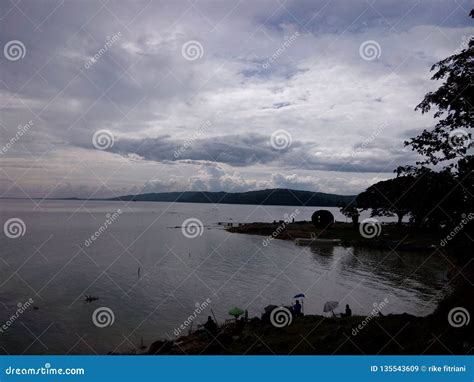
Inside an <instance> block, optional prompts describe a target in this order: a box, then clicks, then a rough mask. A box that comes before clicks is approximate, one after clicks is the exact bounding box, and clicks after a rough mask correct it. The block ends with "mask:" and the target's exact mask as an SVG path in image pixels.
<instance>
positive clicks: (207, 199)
mask: <svg viewBox="0 0 474 382" xmlns="http://www.w3.org/2000/svg"><path fill="white" fill-rule="evenodd" d="M354 198H355V196H353V195H337V194H325V193H322V192H311V191H299V190H290V189H282V188H276V189H268V190H259V191H248V192H223V191H220V192H207V191H185V192H160V193H149V194H139V195H125V196H119V197H117V198H111V199H107V200H124V201H140V202H180V203H216V204H217V203H222V204H263V205H282V206H326V207H331V206H332V207H337V206H340V205H345V204H347V203H349V202H350V201H352V200H353V199H354Z"/></svg>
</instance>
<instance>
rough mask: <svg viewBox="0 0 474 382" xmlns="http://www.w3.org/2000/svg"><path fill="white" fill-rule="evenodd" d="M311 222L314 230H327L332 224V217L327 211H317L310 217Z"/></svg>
mask: <svg viewBox="0 0 474 382" xmlns="http://www.w3.org/2000/svg"><path fill="white" fill-rule="evenodd" d="M311 221H312V222H313V224H314V226H315V227H316V228H321V229H325V228H329V227H331V226H332V225H333V224H334V215H333V214H332V213H331V212H330V211H328V210H317V211H316V212H315V213H314V214H313V216H311Z"/></svg>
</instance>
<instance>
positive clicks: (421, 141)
mask: <svg viewBox="0 0 474 382" xmlns="http://www.w3.org/2000/svg"><path fill="white" fill-rule="evenodd" d="M470 15H471V17H473V18H474V10H472V11H471V13H470ZM466 45H467V46H466V47H464V48H463V49H462V50H460V51H459V52H457V53H455V54H453V55H452V56H449V57H448V58H446V59H444V60H442V61H440V62H438V63H436V64H434V65H433V66H432V67H431V71H434V70H435V74H434V75H433V77H431V79H432V80H441V79H444V83H443V84H442V85H441V86H440V87H439V88H438V90H436V91H434V92H429V93H428V94H426V95H425V98H424V99H423V101H422V102H421V103H420V104H419V105H418V106H417V107H416V109H415V110H421V112H422V113H426V112H428V111H430V110H431V109H432V108H434V109H436V111H435V113H434V118H437V119H438V118H439V120H438V123H437V124H436V125H435V127H434V128H433V129H431V130H424V131H423V132H422V133H421V134H420V135H418V136H417V137H415V138H411V139H410V140H409V141H407V142H405V145H409V146H411V147H412V149H413V150H414V151H417V152H419V153H420V154H421V155H423V156H425V157H426V159H425V160H423V161H420V162H418V164H437V163H439V162H442V161H450V163H449V165H448V167H454V166H456V164H457V162H458V161H459V159H461V158H465V157H466V155H467V154H468V151H469V147H470V145H469V143H471V145H472V134H471V132H470V130H471V129H472V128H473V120H474V112H473V106H474V82H473V78H474V39H473V38H470V40H469V41H468V42H467V44H466ZM458 129H460V131H458V132H454V130H458ZM453 132H454V133H453ZM456 133H457V134H456Z"/></svg>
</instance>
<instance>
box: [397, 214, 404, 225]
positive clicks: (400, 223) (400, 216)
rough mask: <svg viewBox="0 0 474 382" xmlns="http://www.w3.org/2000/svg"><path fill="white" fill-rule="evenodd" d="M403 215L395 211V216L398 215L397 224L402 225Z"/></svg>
mask: <svg viewBox="0 0 474 382" xmlns="http://www.w3.org/2000/svg"><path fill="white" fill-rule="evenodd" d="M403 216H405V214H404V213H402V212H399V213H397V217H398V221H397V225H402V220H403Z"/></svg>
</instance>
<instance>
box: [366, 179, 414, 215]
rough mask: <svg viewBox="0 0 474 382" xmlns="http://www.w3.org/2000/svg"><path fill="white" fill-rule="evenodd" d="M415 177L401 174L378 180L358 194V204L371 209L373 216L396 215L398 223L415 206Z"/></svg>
mask: <svg viewBox="0 0 474 382" xmlns="http://www.w3.org/2000/svg"><path fill="white" fill-rule="evenodd" d="M414 184H415V178H414V177H413V176H400V177H397V178H394V179H389V180H385V181H382V182H378V183H376V184H374V185H372V186H370V187H369V188H368V189H367V190H366V191H364V192H362V193H360V194H359V195H358V196H357V206H359V207H360V208H362V209H364V210H369V209H371V210H372V211H371V216H393V215H396V216H397V219H398V224H402V220H403V218H404V217H405V216H406V215H407V214H409V213H410V211H411V210H412V207H413V205H412V204H413V203H412V199H413V197H412V195H413V192H414V190H413V185H414Z"/></svg>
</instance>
